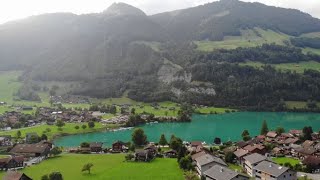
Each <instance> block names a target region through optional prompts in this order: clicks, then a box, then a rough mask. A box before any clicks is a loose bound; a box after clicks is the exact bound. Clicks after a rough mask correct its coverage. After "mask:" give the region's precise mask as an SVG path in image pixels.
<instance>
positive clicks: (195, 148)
mask: <svg viewBox="0 0 320 180" xmlns="http://www.w3.org/2000/svg"><path fill="white" fill-rule="evenodd" d="M202 150H203V145H202V142H200V141H193V142H191V143H190V151H192V152H196V153H198V152H201V151H202Z"/></svg>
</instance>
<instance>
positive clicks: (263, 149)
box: [243, 144, 267, 155]
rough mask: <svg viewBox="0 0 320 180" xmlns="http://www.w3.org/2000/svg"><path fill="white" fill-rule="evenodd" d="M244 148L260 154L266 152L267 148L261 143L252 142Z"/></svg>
mask: <svg viewBox="0 0 320 180" xmlns="http://www.w3.org/2000/svg"><path fill="white" fill-rule="evenodd" d="M243 149H244V150H246V151H248V152H249V153H250V154H251V153H259V154H261V155H265V154H266V153H267V149H266V147H265V146H264V145H262V144H253V145H247V146H245V147H244V148H243Z"/></svg>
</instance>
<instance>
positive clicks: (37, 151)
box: [9, 144, 50, 157]
mask: <svg viewBox="0 0 320 180" xmlns="http://www.w3.org/2000/svg"><path fill="white" fill-rule="evenodd" d="M49 152H50V147H49V146H48V145H47V144H17V145H15V146H14V147H13V148H12V149H11V150H10V151H9V153H10V154H12V155H23V156H25V157H47V156H48V154H49Z"/></svg>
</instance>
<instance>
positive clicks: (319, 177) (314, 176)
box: [297, 172, 320, 180]
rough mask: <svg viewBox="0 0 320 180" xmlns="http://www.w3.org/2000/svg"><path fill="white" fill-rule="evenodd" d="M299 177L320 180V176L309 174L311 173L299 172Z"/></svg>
mask: <svg viewBox="0 0 320 180" xmlns="http://www.w3.org/2000/svg"><path fill="white" fill-rule="evenodd" d="M297 175H298V177H302V176H303V175H307V176H308V178H311V179H313V180H320V174H309V173H303V172H298V173H297Z"/></svg>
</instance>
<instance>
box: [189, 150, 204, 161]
mask: <svg viewBox="0 0 320 180" xmlns="http://www.w3.org/2000/svg"><path fill="white" fill-rule="evenodd" d="M205 154H207V153H206V152H205V151H201V152H198V153H196V154H193V155H191V159H192V160H193V161H195V159H196V158H198V157H200V156H203V155H205Z"/></svg>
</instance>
